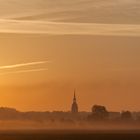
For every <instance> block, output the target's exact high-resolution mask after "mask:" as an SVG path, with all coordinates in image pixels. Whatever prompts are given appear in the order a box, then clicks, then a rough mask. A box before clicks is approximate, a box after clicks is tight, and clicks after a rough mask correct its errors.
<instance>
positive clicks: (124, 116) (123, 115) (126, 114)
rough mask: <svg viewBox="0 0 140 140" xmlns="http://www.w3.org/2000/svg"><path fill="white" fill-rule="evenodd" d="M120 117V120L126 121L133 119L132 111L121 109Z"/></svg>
mask: <svg viewBox="0 0 140 140" xmlns="http://www.w3.org/2000/svg"><path fill="white" fill-rule="evenodd" d="M121 119H122V120H124V121H125V120H126V121H128V120H132V119H133V117H132V113H131V112H130V111H123V112H122V113H121Z"/></svg>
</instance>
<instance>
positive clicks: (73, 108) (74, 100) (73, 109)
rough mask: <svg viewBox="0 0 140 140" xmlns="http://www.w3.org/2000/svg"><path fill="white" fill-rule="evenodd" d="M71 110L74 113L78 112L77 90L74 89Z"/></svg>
mask: <svg viewBox="0 0 140 140" xmlns="http://www.w3.org/2000/svg"><path fill="white" fill-rule="evenodd" d="M71 112H72V113H78V104H77V101H76V90H74V97H73V103H72V107H71Z"/></svg>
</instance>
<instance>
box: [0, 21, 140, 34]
mask: <svg viewBox="0 0 140 140" xmlns="http://www.w3.org/2000/svg"><path fill="white" fill-rule="evenodd" d="M0 32H1V33H20V34H24V33H25V34H49V35H115V36H140V25H138V24H137V25H134V24H98V23H64V22H47V21H32V20H0Z"/></svg>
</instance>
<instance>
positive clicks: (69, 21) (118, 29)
mask: <svg viewBox="0 0 140 140" xmlns="http://www.w3.org/2000/svg"><path fill="white" fill-rule="evenodd" d="M0 2H1V5H0V45H1V46H0V106H7V107H14V108H16V109H18V110H21V111H29V110H36V111H46V110H49V111H54V110H63V111H69V110H70V108H71V104H72V98H73V93H74V89H76V95H77V101H78V105H79V110H80V111H84V110H85V111H90V110H91V107H92V106H93V105H94V104H100V105H105V106H106V107H107V109H108V110H112V111H122V110H133V111H139V108H140V103H139V98H140V94H139V92H140V89H139V86H140V74H139V71H140V65H139V64H140V63H139V62H140V56H139V52H140V47H139V44H140V20H139V18H138V16H140V12H139V8H140V2H139V1H138V0H106V1H104V0H75V1H69V0H68V1H65V0H54V1H51V0H46V1H44V0H30V1H27V0H25V1H22V0H0Z"/></svg>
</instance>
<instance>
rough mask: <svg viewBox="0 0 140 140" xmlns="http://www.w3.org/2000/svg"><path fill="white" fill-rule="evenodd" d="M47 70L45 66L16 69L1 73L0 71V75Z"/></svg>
mask: <svg viewBox="0 0 140 140" xmlns="http://www.w3.org/2000/svg"><path fill="white" fill-rule="evenodd" d="M47 70H48V69H47V68H41V69H29V70H18V71H12V72H3V73H0V75H8V74H20V73H29V72H40V71H47Z"/></svg>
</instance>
